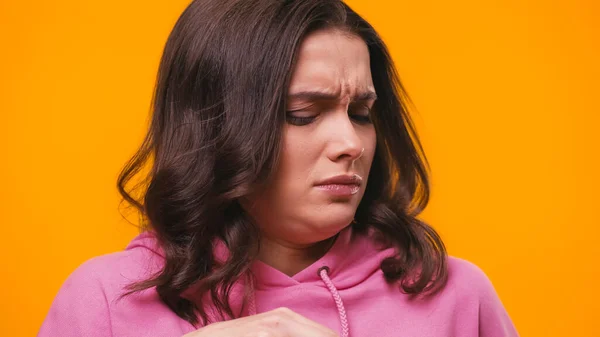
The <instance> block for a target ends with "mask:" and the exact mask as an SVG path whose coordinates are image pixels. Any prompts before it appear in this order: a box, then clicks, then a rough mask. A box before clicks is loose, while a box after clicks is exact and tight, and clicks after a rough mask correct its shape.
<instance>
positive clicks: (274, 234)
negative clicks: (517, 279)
mask: <svg viewBox="0 0 600 337" xmlns="http://www.w3.org/2000/svg"><path fill="white" fill-rule="evenodd" d="M406 100H407V98H406V94H405V92H404V91H403V89H402V86H401V85H400V82H399V80H398V77H397V75H396V72H395V69H394V66H393V64H392V61H391V59H390V56H389V54H388V52H387V50H386V47H385V45H384V43H383V42H382V41H381V39H380V38H379V36H378V35H377V34H376V32H375V31H374V30H373V28H372V27H371V26H370V25H369V24H368V23H367V22H366V21H365V20H363V19H362V18H361V17H360V16H358V15H357V14H356V13H355V12H353V11H352V10H351V9H350V8H349V7H348V6H346V5H345V4H343V3H342V2H340V1H337V0H302V1H301V0H297V1H290V0H288V1H284V0H198V1H193V2H192V3H191V4H190V5H189V7H188V8H187V9H186V10H185V11H184V13H183V14H182V16H181V17H180V19H179V20H178V22H177V24H176V25H175V27H174V29H173V31H172V33H171V35H170V37H169V39H168V41H167V44H166V47H165V50H164V54H163V57H162V61H161V64H160V69H159V74H158V82H157V86H156V92H155V97H154V112H153V119H152V123H151V126H150V129H149V132H148V135H147V137H146V139H145V141H144V143H143V145H142V147H141V148H140V150H139V152H138V153H137V154H136V156H134V157H133V159H132V160H131V161H130V163H129V164H128V165H127V166H126V167H125V169H124V170H123V172H122V174H121V176H120V178H119V182H118V187H119V190H120V192H121V193H122V195H123V197H124V199H125V200H127V201H128V202H129V203H131V204H132V205H134V206H135V207H137V208H138V209H139V210H140V211H141V213H142V214H143V219H145V220H146V222H145V223H146V228H145V230H144V232H143V233H142V234H141V235H140V236H138V237H137V238H135V239H134V240H133V241H132V242H131V244H130V245H129V246H128V247H127V249H126V250H125V251H123V252H118V253H114V254H109V255H106V256H101V257H97V258H94V259H92V260H90V261H88V262H86V263H85V264H83V265H82V266H80V267H79V268H78V269H77V270H76V271H75V272H74V273H73V274H72V275H71V276H70V277H69V279H68V280H67V281H66V283H65V284H64V285H63V287H62V289H61V290H60V292H59V294H58V295H57V297H56V299H55V301H54V303H53V305H52V308H51V309H50V313H49V314H48V317H47V318H46V320H45V322H44V324H43V326H42V328H41V330H40V333H39V335H38V336H41V337H46V336H63V337H69V336H87V337H89V336H92V337H94V336H98V337H100V336H103V337H104V336H115V337H133V336H136V337H138V336H149V337H150V336H151V337H167V336H172V337H179V336H187V337H202V336H211V337H215V336H250V337H258V336H293V337H299V336H315V337H320V336H338V335H339V336H350V335H351V336H380V337H386V336H399V335H402V336H413V337H414V336H466V337H469V336H487V337H492V336H494V337H495V336H516V335H517V333H516V331H515V329H514V327H513V325H512V323H511V321H510V319H509V317H508V315H507V313H506V311H505V310H504V308H503V306H502V304H501V302H500V300H499V298H498V296H497V295H496V293H495V291H494V289H493V287H492V285H491V283H490V282H489V280H488V279H487V277H486V276H485V274H484V273H483V272H482V271H481V270H480V269H479V268H477V267H476V266H474V265H473V264H471V263H468V262H466V261H464V260H460V259H457V258H453V257H447V255H446V251H445V248H444V245H443V243H442V241H441V239H440V237H439V236H438V234H437V233H436V232H435V231H434V230H433V229H432V228H431V227H429V226H428V225H427V224H425V223H423V222H422V221H420V220H418V219H417V218H416V217H417V215H418V214H419V213H420V212H421V211H422V210H423V208H424V207H425V206H426V204H427V201H428V196H429V185H428V178H427V169H426V168H427V167H426V164H425V163H426V161H425V156H424V155H423V153H422V150H421V146H420V143H419V140H418V138H417V135H416V133H415V132H414V129H413V126H412V124H411V121H410V118H409V115H408V112H407V108H406ZM150 162H151V170H150V173H149V174H148V176H147V180H146V181H147V182H148V184H147V186H146V189H144V193H143V196H142V198H141V199H136V198H135V197H133V192H132V191H131V190H128V189H127V188H126V185H128V183H129V182H131V180H132V179H133V178H134V177H135V176H136V175H137V174H138V173H139V172H141V171H142V170H143V169H144V167H145V165H146V164H147V163H150Z"/></svg>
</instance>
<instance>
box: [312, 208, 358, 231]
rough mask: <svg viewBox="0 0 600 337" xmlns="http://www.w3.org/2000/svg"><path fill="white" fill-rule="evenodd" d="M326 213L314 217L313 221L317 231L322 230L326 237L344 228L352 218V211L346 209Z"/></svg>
mask: <svg viewBox="0 0 600 337" xmlns="http://www.w3.org/2000/svg"><path fill="white" fill-rule="evenodd" d="M326 213H327V214H323V215H322V216H319V217H318V219H315V221H314V222H313V223H314V224H315V227H317V228H318V230H319V232H322V233H323V234H324V235H328V237H330V236H333V235H335V234H337V233H338V232H339V231H341V230H342V229H344V228H346V227H347V226H348V225H349V224H350V223H352V221H353V220H354V213H355V211H353V212H348V211H345V212H343V211H337V212H336V211H333V210H332V211H331V212H326Z"/></svg>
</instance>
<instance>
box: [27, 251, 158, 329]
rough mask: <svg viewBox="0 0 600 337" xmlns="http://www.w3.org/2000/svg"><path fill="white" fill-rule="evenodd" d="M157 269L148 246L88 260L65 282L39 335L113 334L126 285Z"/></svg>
mask: <svg viewBox="0 0 600 337" xmlns="http://www.w3.org/2000/svg"><path fill="white" fill-rule="evenodd" d="M158 270H160V262H159V261H157V260H156V258H154V257H153V254H152V253H150V251H149V250H142V249H135V248H134V249H130V250H125V251H121V252H116V253H111V254H106V255H102V256H97V257H94V258H91V259H89V260H87V261H85V262H84V263H82V264H81V265H79V266H78V267H77V268H76V269H75V270H74V271H73V272H72V273H71V274H70V275H69V276H68V277H67V279H66V280H65V281H64V282H63V284H62V286H61V287H60V289H59V291H58V293H57V294H56V296H55V297H54V300H53V302H52V304H51V306H50V309H49V311H48V314H47V316H46V318H45V320H44V322H43V323H42V326H41V328H40V331H39V333H38V336H41V337H46V336H56V335H61V336H78V337H79V336H88V337H94V336H111V335H112V324H111V312H112V308H113V306H114V305H115V303H117V302H118V301H119V300H120V298H121V295H123V294H124V292H125V291H126V287H127V286H128V285H129V284H131V283H134V282H137V281H141V280H144V279H147V278H149V277H150V276H152V275H153V274H154V273H155V272H156V271H158ZM146 296H153V294H151V292H150V293H149V294H148V295H146Z"/></svg>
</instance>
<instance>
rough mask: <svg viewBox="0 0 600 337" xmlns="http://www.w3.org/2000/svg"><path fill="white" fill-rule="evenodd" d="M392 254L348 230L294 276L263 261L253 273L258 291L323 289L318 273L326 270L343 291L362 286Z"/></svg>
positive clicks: (373, 241) (367, 236)
mask: <svg viewBox="0 0 600 337" xmlns="http://www.w3.org/2000/svg"><path fill="white" fill-rule="evenodd" d="M393 254H394V249H392V248H387V249H386V248H385V247H383V245H378V244H377V243H376V241H375V240H374V238H373V235H372V234H368V235H364V234H359V233H357V232H355V231H353V230H352V226H348V227H346V228H344V229H343V230H342V231H340V233H339V235H338V237H337V239H336V240H335V242H334V244H333V245H332V246H331V248H330V249H329V250H328V251H327V253H325V255H323V256H322V257H321V258H320V259H318V260H317V261H315V262H314V263H313V264H311V265H310V266H308V267H306V268H305V269H303V270H302V271H300V272H298V273H297V274H295V275H294V276H288V275H286V274H284V273H282V272H280V271H279V270H277V269H275V268H273V267H271V266H269V265H267V264H265V263H263V262H262V261H255V262H254V263H253V265H252V268H251V269H252V272H253V273H254V275H255V277H256V286H255V287H256V289H261V290H269V289H271V290H274V289H280V288H286V287H293V286H297V285H299V284H316V285H320V286H324V285H323V280H322V278H321V277H320V276H319V271H320V269H322V268H326V270H327V274H328V276H329V277H330V278H331V280H332V281H333V282H334V284H335V286H336V288H337V289H338V290H342V289H348V288H352V287H354V286H356V285H358V284H360V283H361V282H362V281H364V280H365V279H366V278H368V277H369V276H370V275H372V274H373V273H374V272H376V271H377V270H379V269H380V265H381V261H382V260H383V259H384V258H386V257H388V256H392V255H393Z"/></svg>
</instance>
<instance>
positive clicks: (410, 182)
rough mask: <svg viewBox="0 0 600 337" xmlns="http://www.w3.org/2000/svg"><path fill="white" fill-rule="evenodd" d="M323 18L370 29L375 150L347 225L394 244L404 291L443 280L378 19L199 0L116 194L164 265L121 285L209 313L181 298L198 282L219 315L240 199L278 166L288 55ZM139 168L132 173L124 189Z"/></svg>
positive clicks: (413, 143) (395, 268) (236, 272)
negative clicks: (222, 249) (137, 217)
mask: <svg viewBox="0 0 600 337" xmlns="http://www.w3.org/2000/svg"><path fill="white" fill-rule="evenodd" d="M319 29H338V30H342V31H344V32H347V33H349V34H354V35H356V36H359V37H361V38H362V39H363V40H364V41H365V43H366V44H367V46H368V50H369V53H370V62H371V73H372V77H373V83H374V86H375V90H376V92H377V96H378V99H377V101H376V102H375V105H374V108H373V111H374V113H373V116H372V120H373V124H374V126H375V130H376V133H377V149H376V153H375V157H374V159H373V164H372V168H371V171H370V175H369V179H368V186H367V187H366V191H365V194H364V197H363V199H362V200H361V202H360V204H359V207H358V209H357V212H356V217H355V222H354V223H353V224H352V226H354V229H355V230H356V231H365V230H367V229H369V228H372V229H375V230H376V232H378V233H380V234H381V236H382V237H385V238H387V240H388V241H389V243H390V244H391V245H394V246H395V247H397V249H398V252H399V253H398V255H397V256H394V257H389V258H387V259H385V260H384V261H382V263H381V269H382V270H383V273H384V275H385V277H386V279H387V280H388V281H390V282H392V281H396V282H398V284H399V286H400V290H402V291H403V292H405V293H409V294H427V293H431V292H435V291H437V290H439V289H440V288H441V287H442V286H443V285H444V284H445V282H446V279H447V266H446V263H447V262H446V249H445V248H444V244H443V242H442V240H441V238H440V237H439V235H438V234H437V233H436V231H435V230H434V229H433V228H432V227H430V226H429V225H427V224H426V223H424V222H423V221H421V220H419V219H417V216H418V215H419V214H420V213H421V211H422V210H423V209H424V208H425V207H426V205H427V203H428V200H429V190H430V188H429V179H428V171H429V166H428V163H427V159H426V157H425V154H424V152H423V149H422V146H421V143H420V141H419V139H418V136H417V133H416V130H415V128H414V126H413V123H412V121H411V118H410V116H409V113H408V107H409V105H410V102H409V99H408V96H407V94H406V91H405V90H404V88H403V87H402V84H401V83H400V80H399V77H398V75H397V73H396V70H395V67H394V64H393V62H392V59H391V57H390V55H389V53H388V50H387V48H386V46H385V44H384V43H383V41H382V39H381V38H380V37H379V35H378V34H377V32H376V31H375V30H374V29H373V27H372V26H371V25H370V24H369V23H368V22H367V21H365V20H364V19H363V18H362V17H360V16H359V15H358V14H357V13H355V12H354V11H353V10H352V9H351V8H350V7H348V6H347V5H346V4H344V3H343V2H341V1H337V0H252V1H248V0H196V1H192V2H191V3H190V4H189V6H188V7H187V8H186V9H185V11H184V12H183V13H182V15H181V16H180V17H179V19H178V21H177V22H176V24H175V26H174V28H173V30H172V32H171V34H170V35H169V37H168V40H167V42H166V45H165V48H164V51H163V55H162V59H161V62H160V66H159V70H158V77H157V82H156V86H155V92H154V96H153V99H152V110H153V111H152V118H151V121H150V127H149V130H148V133H147V135H146V137H145V139H144V141H143V143H142V145H141V147H140V148H139V150H138V151H137V152H136V153H135V155H134V156H133V157H132V158H131V159H130V160H129V162H128V163H127V165H125V167H124V168H123V170H122V172H121V173H120V175H119V178H118V183H117V186H118V189H119V192H120V193H121V195H122V196H123V201H125V202H127V203H129V204H130V205H132V206H133V207H135V208H136V209H137V210H139V212H140V214H141V218H142V219H144V222H143V224H142V225H143V226H144V227H145V229H148V230H152V231H153V232H155V233H156V236H157V238H158V241H159V243H160V244H161V246H162V247H163V249H164V252H165V265H164V268H163V269H162V270H161V271H160V272H159V273H157V274H156V275H153V276H152V277H150V278H149V279H147V280H143V281H141V282H137V283H134V284H132V285H130V287H129V292H128V294H131V293H134V292H137V291H140V290H144V289H148V288H151V287H156V291H157V292H158V294H159V296H160V298H161V300H162V301H163V302H164V303H165V304H166V305H168V306H169V308H171V310H173V311H174V312H175V313H176V314H177V315H178V316H180V317H181V318H183V319H185V320H187V321H188V322H190V323H191V324H193V325H196V326H198V325H199V324H202V325H204V324H209V323H210V320H209V317H208V314H207V308H205V307H202V306H197V305H195V304H194V303H193V302H192V301H190V300H188V299H185V298H184V297H182V296H181V295H182V293H183V292H184V291H185V290H186V289H188V288H190V287H191V286H192V285H194V286H195V287H196V286H197V288H195V289H197V291H198V293H199V294H203V295H209V298H211V299H212V302H213V303H212V304H213V308H216V310H217V311H218V312H219V313H220V314H221V316H222V317H226V316H227V317H230V318H231V317H234V313H233V312H232V309H231V307H230V305H229V302H228V296H229V292H230V290H231V288H232V285H233V284H234V283H235V282H236V280H238V279H239V278H240V277H241V276H242V275H245V272H247V271H248V269H249V266H250V264H251V262H252V261H253V259H255V258H256V255H257V252H258V246H259V242H260V237H259V231H258V227H257V226H256V224H254V223H252V221H250V219H249V218H248V216H247V214H246V213H245V212H244V210H243V209H242V207H241V206H240V203H239V202H238V200H239V198H241V197H243V196H246V195H248V194H249V193H250V192H251V191H252V189H253V187H254V186H256V185H257V184H259V183H264V182H265V181H268V180H269V178H270V177H271V174H272V173H273V171H274V170H275V168H276V167H277V162H278V155H279V151H280V149H281V144H280V141H281V135H282V128H283V125H284V123H285V107H286V96H287V89H288V86H289V83H290V77H291V73H292V70H293V68H294V65H295V59H296V54H297V51H298V49H299V46H300V44H301V43H302V41H303V38H304V37H305V36H306V35H307V34H309V33H311V32H313V31H315V30H319ZM146 165H148V167H149V171H148V172H147V174H143V172H144V168H145V167H147V166H146ZM139 175H142V176H143V179H142V180H141V183H138V184H136V185H135V186H133V187H131V188H129V187H128V186H129V185H130V184H131V183H132V181H133V180H134V178H135V177H138V176H139ZM136 191H137V192H139V193H138V194H137V195H138V196H139V197H136V196H134V192H136ZM215 239H221V240H223V242H224V243H225V244H226V246H227V247H228V248H229V250H230V257H229V260H228V261H226V263H224V264H218V263H217V261H216V260H215V256H214V255H213V250H212V247H213V246H212V243H213V242H214V240H215Z"/></svg>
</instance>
